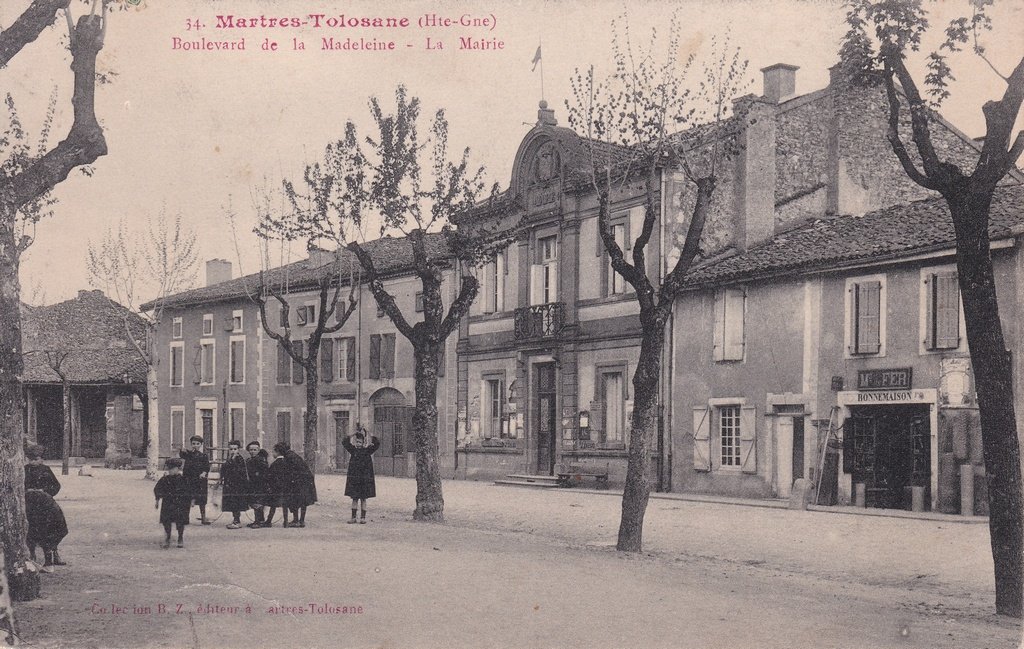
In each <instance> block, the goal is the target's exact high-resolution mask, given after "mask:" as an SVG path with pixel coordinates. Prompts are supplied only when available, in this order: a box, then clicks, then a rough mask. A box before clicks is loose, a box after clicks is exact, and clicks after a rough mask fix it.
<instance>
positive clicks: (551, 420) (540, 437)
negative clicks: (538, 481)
mask: <svg viewBox="0 0 1024 649" xmlns="http://www.w3.org/2000/svg"><path fill="white" fill-rule="evenodd" d="M536 368H537V369H536V381H535V382H534V384H535V385H536V401H535V403H536V404H537V408H536V409H535V412H536V416H535V419H534V424H535V425H534V430H535V431H537V473H538V474H540V475H554V472H555V432H556V430H557V423H558V419H557V415H558V412H557V409H556V398H557V396H558V391H557V388H556V383H555V364H554V363H543V364H541V365H537V366H536Z"/></svg>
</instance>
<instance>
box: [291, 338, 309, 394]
mask: <svg viewBox="0 0 1024 649" xmlns="http://www.w3.org/2000/svg"><path fill="white" fill-rule="evenodd" d="M292 349H294V350H295V355H296V356H298V357H299V358H302V357H303V355H304V353H305V352H304V351H303V344H302V341H301V340H293V341H292ZM305 380H306V373H305V372H304V371H303V369H302V364H301V363H299V361H297V360H295V359H294V358H292V382H293V383H295V384H297V385H301V384H302V382H303V381H305Z"/></svg>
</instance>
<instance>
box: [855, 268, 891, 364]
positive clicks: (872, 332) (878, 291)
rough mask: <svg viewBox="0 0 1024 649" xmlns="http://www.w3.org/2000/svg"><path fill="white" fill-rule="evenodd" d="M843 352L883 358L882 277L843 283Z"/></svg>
mask: <svg viewBox="0 0 1024 649" xmlns="http://www.w3.org/2000/svg"><path fill="white" fill-rule="evenodd" d="M846 292H847V296H848V297H847V300H846V312H847V330H846V348H847V352H848V353H849V354H850V355H851V356H853V355H863V354H878V355H879V356H884V355H885V318H884V317H883V315H884V313H885V282H884V276H873V277H863V278H857V279H851V280H847V282H846Z"/></svg>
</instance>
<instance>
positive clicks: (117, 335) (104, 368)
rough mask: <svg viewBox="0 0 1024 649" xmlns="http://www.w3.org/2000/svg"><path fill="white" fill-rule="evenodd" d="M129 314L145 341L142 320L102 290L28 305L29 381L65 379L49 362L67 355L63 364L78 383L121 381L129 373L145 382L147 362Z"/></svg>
mask: <svg viewBox="0 0 1024 649" xmlns="http://www.w3.org/2000/svg"><path fill="white" fill-rule="evenodd" d="M125 316H127V317H128V322H129V326H130V327H131V329H132V332H133V335H134V336H135V337H136V339H139V340H142V339H145V327H146V325H145V322H144V321H143V320H142V318H140V317H139V316H138V315H137V314H135V313H132V312H131V311H129V310H128V309H126V308H125V307H123V306H121V305H120V304H117V303H116V302H112V301H110V300H109V299H108V298H107V296H106V295H104V294H103V292H102V291H79V292H78V297H76V298H74V299H71V300H67V301H65V302H60V303H58V304H51V305H48V306H38V307H33V306H28V305H23V306H22V348H23V351H24V352H25V354H24V358H25V372H24V374H23V376H22V378H23V380H24V381H25V382H26V383H55V382H59V381H60V377H59V376H58V375H57V373H56V372H54V370H53V369H52V368H51V367H50V365H49V362H50V359H56V357H57V356H56V355H58V354H60V355H63V354H67V355H66V356H65V357H64V358H63V360H62V362H61V364H60V367H61V370H62V371H65V372H66V373H67V375H68V378H69V380H70V381H71V382H72V383H109V382H112V381H114V382H118V383H120V382H122V381H123V380H124V378H123V377H124V375H125V373H126V372H127V374H128V380H129V382H131V383H142V382H145V380H146V364H145V362H144V361H143V360H142V358H141V356H139V353H138V352H137V351H136V349H135V347H134V346H133V345H132V343H131V341H130V340H129V339H128V337H127V334H126V332H125V326H124V317H125ZM47 352H49V353H50V359H48V357H47Z"/></svg>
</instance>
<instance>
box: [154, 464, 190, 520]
mask: <svg viewBox="0 0 1024 649" xmlns="http://www.w3.org/2000/svg"><path fill="white" fill-rule="evenodd" d="M153 495H154V496H156V499H157V500H162V501H163V502H162V503H161V504H160V522H161V523H180V524H181V525H188V512H189V510H190V509H191V508H192V492H191V491H190V490H189V484H188V481H187V480H185V476H184V475H165V476H164V477H162V478H160V479H159V480H157V483H156V486H155V487H153Z"/></svg>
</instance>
